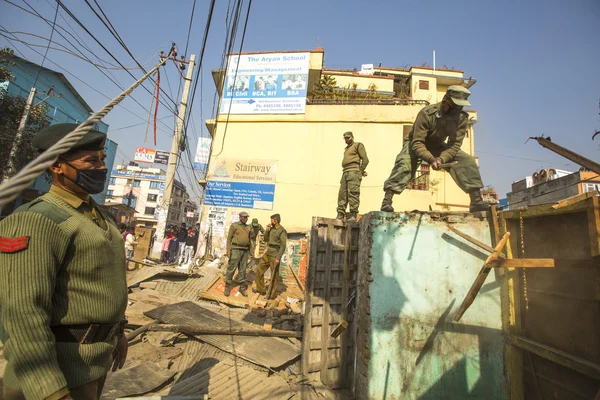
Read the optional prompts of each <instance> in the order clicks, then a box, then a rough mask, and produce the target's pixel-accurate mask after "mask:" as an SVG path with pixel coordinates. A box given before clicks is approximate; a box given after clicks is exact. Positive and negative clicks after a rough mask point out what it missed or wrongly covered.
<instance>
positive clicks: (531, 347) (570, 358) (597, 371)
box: [508, 335, 600, 380]
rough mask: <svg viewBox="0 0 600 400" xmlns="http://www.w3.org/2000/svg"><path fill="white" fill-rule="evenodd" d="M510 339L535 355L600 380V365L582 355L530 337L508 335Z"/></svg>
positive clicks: (513, 343)
mask: <svg viewBox="0 0 600 400" xmlns="http://www.w3.org/2000/svg"><path fill="white" fill-rule="evenodd" d="M508 341H509V342H510V343H511V344H512V345H514V346H517V347H519V348H521V349H523V350H526V351H529V352H531V353H533V354H535V355H538V356H540V357H542V358H545V359H546V360H550V361H552V362H555V363H557V364H560V365H562V366H563V367H566V368H569V369H571V370H573V371H577V372H579V373H581V374H584V375H586V376H589V377H591V378H594V379H596V380H600V365H599V364H596V363H593V362H591V361H588V360H585V359H583V358H581V357H577V356H574V355H572V354H569V353H567V352H565V351H562V350H558V349H555V348H553V347H550V346H547V345H545V344H542V343H539V342H536V341H535V340H532V339H528V338H526V337H523V336H518V335H508Z"/></svg>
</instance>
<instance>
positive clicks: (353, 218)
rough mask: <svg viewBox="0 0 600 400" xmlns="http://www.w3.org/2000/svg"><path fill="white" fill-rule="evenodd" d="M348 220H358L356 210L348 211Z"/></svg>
mask: <svg viewBox="0 0 600 400" xmlns="http://www.w3.org/2000/svg"><path fill="white" fill-rule="evenodd" d="M346 222H356V213H355V212H350V213H348V216H347V218H346Z"/></svg>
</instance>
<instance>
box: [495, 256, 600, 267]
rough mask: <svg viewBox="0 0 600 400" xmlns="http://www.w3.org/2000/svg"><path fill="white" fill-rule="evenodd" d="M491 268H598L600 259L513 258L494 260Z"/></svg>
mask: <svg viewBox="0 0 600 400" xmlns="http://www.w3.org/2000/svg"><path fill="white" fill-rule="evenodd" d="M488 266H489V267H491V268H597V267H600V261H598V260H595V259H593V258H582V259H578V258H562V259H561V258H513V259H510V260H493V261H490V262H489V264H488Z"/></svg>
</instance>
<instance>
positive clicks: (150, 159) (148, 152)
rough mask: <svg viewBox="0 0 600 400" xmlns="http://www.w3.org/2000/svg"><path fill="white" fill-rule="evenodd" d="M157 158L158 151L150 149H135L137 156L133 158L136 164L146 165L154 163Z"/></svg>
mask: <svg viewBox="0 0 600 400" xmlns="http://www.w3.org/2000/svg"><path fill="white" fill-rule="evenodd" d="M155 156H156V150H154V149H150V148H148V147H136V148H135V156H134V157H133V161H135V162H145V163H150V164H152V163H154V157H155Z"/></svg>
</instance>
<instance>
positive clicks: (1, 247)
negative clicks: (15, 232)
mask: <svg viewBox="0 0 600 400" xmlns="http://www.w3.org/2000/svg"><path fill="white" fill-rule="evenodd" d="M28 246H29V236H21V237H18V238H5V237H0V253H16V252H18V251H21V250H25V249H26V248H27V247H28Z"/></svg>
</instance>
